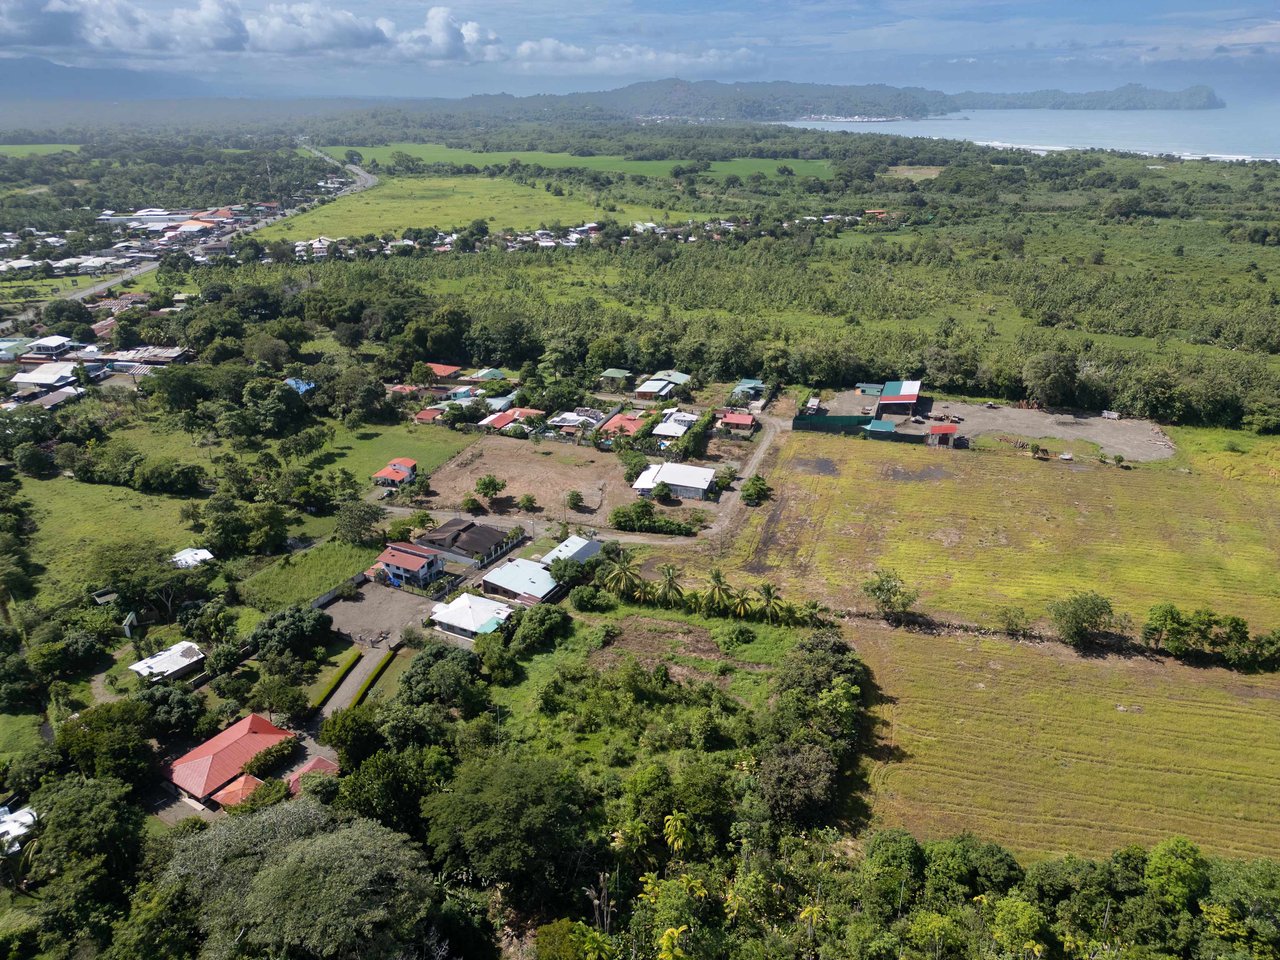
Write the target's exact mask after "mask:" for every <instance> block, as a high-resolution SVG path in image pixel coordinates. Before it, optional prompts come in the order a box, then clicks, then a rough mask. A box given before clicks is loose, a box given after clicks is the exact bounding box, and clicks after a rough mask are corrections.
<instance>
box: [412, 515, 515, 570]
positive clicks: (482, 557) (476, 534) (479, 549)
mask: <svg viewBox="0 0 1280 960" xmlns="http://www.w3.org/2000/svg"><path fill="white" fill-rule="evenodd" d="M415 542H416V543H418V544H419V545H420V546H424V547H433V548H434V549H436V550H439V551H441V552H442V553H451V554H454V555H456V556H460V557H462V558H464V559H469V560H471V561H472V562H473V563H475V565H476V566H480V567H483V566H484V565H485V564H486V563H489V562H490V561H492V560H493V559H495V558H496V557H498V556H499V555H501V553H502V549H503V547H504V546H505V545H506V542H507V531H505V530H501V529H499V528H498V527H491V526H489V525H488V524H485V523H477V522H476V521H474V520H466V519H463V518H462V517H455V518H454V519H452V520H446V521H445V522H444V523H442V524H440V526H438V527H435V528H433V529H431V530H428V531H427V532H426V533H423V534H421V535H420V536H418V537H416V538H415Z"/></svg>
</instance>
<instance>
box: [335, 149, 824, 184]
mask: <svg viewBox="0 0 1280 960" xmlns="http://www.w3.org/2000/svg"><path fill="white" fill-rule="evenodd" d="M322 149H324V151H325V152H326V153H329V154H331V155H332V156H335V157H338V158H340V159H341V158H342V157H343V156H344V154H345V153H346V152H347V150H349V149H355V150H359V151H360V154H361V156H363V157H364V160H365V162H366V163H367V162H368V161H370V160H377V161H378V163H380V164H388V163H391V155H392V154H394V153H407V154H409V156H411V157H419V158H420V159H422V160H424V161H426V162H427V163H455V164H458V165H459V166H461V165H463V164H468V163H469V164H472V165H473V166H476V167H485V166H490V165H493V164H505V163H507V162H508V161H509V160H519V161H520V162H521V163H526V164H531V165H537V166H540V167H547V168H549V169H565V168H569V167H577V168H579V169H586V170H603V171H607V172H610V173H631V174H636V173H638V174H643V175H645V176H649V177H669V176H671V169H672V168H673V167H676V166H679V165H680V161H676V160H628V159H627V158H626V157H619V156H607V155H606V156H595V157H575V156H574V155H573V154H570V153H546V152H543V151H540V150H495V151H492V152H490V153H482V152H480V151H478V150H459V149H457V148H455V147H446V146H445V145H444V144H440V143H390V144H387V145H386V146H385V147H355V148H352V147H346V146H330V147H324V148H322ZM783 164H785V165H786V166H788V167H790V168H791V169H792V170H794V171H795V172H796V175H797V176H802V177H808V176H812V177H829V176H830V175H831V166H830V164H828V163H827V161H825V160H769V159H760V158H754V157H750V158H748V157H744V158H740V159H737V160H721V161H717V162H715V163H713V164H712V165H711V169H710V170H709V171H708V175H710V176H715V177H722V176H727V175H728V174H730V173H736V174H737V175H738V176H740V177H747V176H750V175H751V174H753V173H757V172H759V173H763V174H766V175H768V176H777V175H778V173H777V171H778V167H779V166H780V165H783Z"/></svg>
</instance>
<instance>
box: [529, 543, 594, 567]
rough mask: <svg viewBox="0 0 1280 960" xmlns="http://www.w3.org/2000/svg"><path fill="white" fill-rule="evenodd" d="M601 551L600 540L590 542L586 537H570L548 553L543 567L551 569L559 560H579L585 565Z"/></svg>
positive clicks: (543, 560)
mask: <svg viewBox="0 0 1280 960" xmlns="http://www.w3.org/2000/svg"><path fill="white" fill-rule="evenodd" d="M600 550H601V544H600V541H599V540H588V539H587V538H586V537H576V536H575V537H569V539H567V540H565V541H564V542H563V543H560V544H557V545H556V546H555V547H553V548H552V549H550V550H548V551H547V552H546V555H545V556H543V558H542V565H543V566H544V567H550V566H551V564H553V563H554V562H555V561H557V560H577V561H578V562H579V563H585V562H586V561H588V560H590V559H591V558H592V557H594V556H595V555H596V554H597V553H599V552H600Z"/></svg>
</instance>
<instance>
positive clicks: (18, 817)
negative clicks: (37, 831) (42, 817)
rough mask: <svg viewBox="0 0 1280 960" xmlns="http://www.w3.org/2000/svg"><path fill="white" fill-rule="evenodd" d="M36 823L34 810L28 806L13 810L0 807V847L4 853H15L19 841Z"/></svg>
mask: <svg viewBox="0 0 1280 960" xmlns="http://www.w3.org/2000/svg"><path fill="white" fill-rule="evenodd" d="M35 825H36V812H35V811H34V810H32V809H31V808H30V807H23V808H22V809H21V810H14V811H13V812H12V813H11V812H10V811H9V808H8V807H0V848H3V849H4V852H5V853H6V854H11V853H17V852H18V848H19V846H20V843H19V841H20V840H21V839H22V838H23V837H24V836H26V835H27V834H28V833H30V832H31V828H32V827H34V826H35Z"/></svg>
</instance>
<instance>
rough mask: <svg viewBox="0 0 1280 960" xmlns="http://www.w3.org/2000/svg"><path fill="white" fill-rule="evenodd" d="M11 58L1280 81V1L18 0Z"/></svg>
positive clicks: (1055, 80) (208, 68) (405, 77)
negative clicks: (445, 0) (446, 0)
mask: <svg viewBox="0 0 1280 960" xmlns="http://www.w3.org/2000/svg"><path fill="white" fill-rule="evenodd" d="M0 56H38V57H43V58H46V59H49V60H52V61H54V62H56V63H60V64H64V65H71V66H94V67H122V68H128V69H135V70H147V71H163V72H168V73H174V74H180V75H183V76H190V77H194V78H197V79H199V80H202V81H204V82H206V83H208V84H210V85H211V87H212V88H215V89H216V90H218V91H219V92H235V93H244V94H251V95H289V96H296V95H314V96H327V95H336V94H356V95H368V96H450V97H452V96H463V95H466V94H470V93H497V92H505V93H514V94H530V93H562V92H568V91H571V90H598V89H608V88H612V87H617V86H622V85H624V84H626V83H630V82H633V81H637V80H655V79H661V78H666V77H682V78H685V79H691V80H696V79H715V80H724V81H733V80H796V81H812V82H821V83H877V82H879V83H890V84H895V85H917V86H926V87H932V88H937V89H942V90H948V91H953V92H954V91H959V90H996V91H1019V90H1029V89H1041V88H1046V87H1061V88H1063V89H1068V90H1087V89H1103V88H1109V87H1114V86H1117V85H1119V84H1121V83H1128V82H1139V83H1147V84H1149V85H1151V86H1157V87H1165V88H1178V87H1183V86H1187V85H1189V84H1192V83H1209V84H1211V85H1214V86H1216V87H1218V88H1219V89H1220V91H1225V92H1226V93H1228V94H1236V95H1251V94H1254V95H1270V96H1276V95H1277V93H1280V3H1277V2H1272V3H1249V2H1241V3H1218V2H1214V0H1198V2H1193V0H1053V2H1031V0H1022V2H1012V0H799V2H782V0H704V2H699V0H684V2H675V0H574V2H564V0H541V2H529V0H475V2H456V3H454V4H452V5H451V6H441V5H432V4H430V3H417V2H407V0H302V2H286V3H272V2H259V0H183V2H174V0H0Z"/></svg>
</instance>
